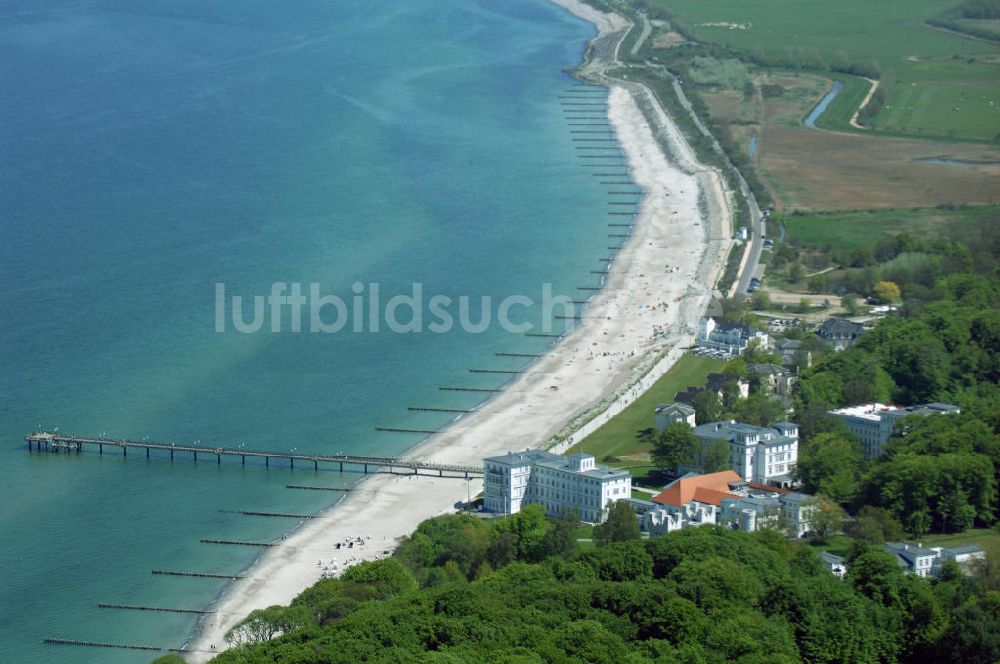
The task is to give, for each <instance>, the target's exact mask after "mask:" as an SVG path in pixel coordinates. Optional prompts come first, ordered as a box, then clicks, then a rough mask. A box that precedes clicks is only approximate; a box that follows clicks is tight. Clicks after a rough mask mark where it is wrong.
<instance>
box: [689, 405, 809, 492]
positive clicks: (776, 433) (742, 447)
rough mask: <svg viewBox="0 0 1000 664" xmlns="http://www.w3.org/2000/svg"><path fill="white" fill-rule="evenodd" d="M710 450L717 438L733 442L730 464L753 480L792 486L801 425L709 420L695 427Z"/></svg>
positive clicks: (730, 448) (703, 445)
mask: <svg viewBox="0 0 1000 664" xmlns="http://www.w3.org/2000/svg"><path fill="white" fill-rule="evenodd" d="M694 433H695V435H696V436H698V439H699V440H700V441H701V445H702V449H703V450H704V449H706V448H707V447H708V446H709V445H711V444H712V443H713V442H714V441H719V440H721V441H724V442H725V443H727V444H728V445H729V467H730V468H732V469H733V470H734V471H736V473H738V474H739V475H740V476H741V477H745V478H747V479H748V480H749V481H750V482H757V483H759V484H770V485H774V486H778V487H785V488H787V487H789V486H791V483H792V469H793V468H794V467H795V463H796V462H797V461H798V458H799V426H798V425H797V424H795V423H794V422H778V423H776V424H774V426H772V427H757V426H753V425H751V424H741V423H739V422H736V421H735V420H729V421H725V422H709V423H708V424H702V425H700V426H697V427H695V428H694Z"/></svg>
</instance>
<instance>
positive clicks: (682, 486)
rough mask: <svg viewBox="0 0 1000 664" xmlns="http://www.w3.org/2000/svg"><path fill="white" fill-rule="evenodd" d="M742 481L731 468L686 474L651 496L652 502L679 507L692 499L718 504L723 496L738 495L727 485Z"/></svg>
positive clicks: (731, 496)
mask: <svg viewBox="0 0 1000 664" xmlns="http://www.w3.org/2000/svg"><path fill="white" fill-rule="evenodd" d="M742 481H743V478H741V477H740V476H739V475H738V474H737V473H736V471H733V470H723V471H721V472H718V473H709V474H707V475H693V476H686V477H682V478H680V479H678V480H674V481H673V482H671V483H670V484H669V485H667V488H666V489H664V490H663V492H662V493H659V494H657V495H655V496H653V502H654V503H660V504H661V505H673V506H675V507H681V506H682V505H686V504H687V503H690V502H692V501H697V502H699V503H706V504H709V505H720V504H721V500H722V499H723V498H737V497H738V496H735V495H733V494H731V493H729V485H730V484H736V483H738V482H742Z"/></svg>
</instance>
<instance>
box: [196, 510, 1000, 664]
mask: <svg viewBox="0 0 1000 664" xmlns="http://www.w3.org/2000/svg"><path fill="white" fill-rule="evenodd" d="M474 522H475V523H478V524H479V525H478V526H473V525H472V523H474ZM513 522H514V519H513V518H506V519H499V520H497V521H494V522H484V521H481V520H472V519H470V518H469V517H464V516H444V517H438V518H436V519H431V520H430V521H425V522H424V523H423V524H421V525H420V526H419V527H418V529H417V532H416V533H415V534H414V536H413V537H410V538H407V539H406V540H405V541H404V542H403V544H402V545H401V546H400V548H399V549H398V550H397V552H396V554H395V555H394V556H393V558H392V559H391V560H384V561H378V562H374V563H362V564H359V565H357V566H355V567H353V568H351V569H350V570H349V571H348V573H347V574H345V575H344V577H342V578H340V579H325V580H323V581H320V582H319V583H318V584H316V585H315V586H313V587H312V588H310V589H308V590H307V591H305V592H304V593H302V594H301V595H300V596H299V597H297V598H296V599H295V600H294V601H293V602H292V604H291V606H289V607H271V608H269V609H267V610H266V613H267V620H266V622H267V623H268V626H269V627H268V628H269V629H273V630H274V632H273V636H275V637H276V638H272V639H269V640H253V641H246V642H244V643H243V644H242V645H240V646H239V647H236V648H234V649H233V650H230V651H227V652H225V653H222V654H220V655H219V656H217V657H216V659H215V660H214V661H216V662H219V663H220V664H251V663H252V664H255V663H263V662H276V661H280V662H283V663H285V664H305V663H310V664H320V663H321V662H322V663H326V662H330V663H340V662H344V663H348V662H350V663H352V664H353V663H354V662H423V661H434V662H437V661H440V662H456V663H457V662H508V663H522V662H523V663H528V662H532V663H534V662H553V663H556V662H559V663H562V662H567V663H568V662H595V663H608V664H612V663H614V664H617V663H618V662H627V663H630V664H642V663H650V664H652V663H654V662H677V661H679V662H702V661H706V662H707V661H739V662H761V663H763V662H783V663H784V662H787V663H788V664H792V663H795V662H828V663H830V664H834V663H838V664H839V663H851V662H873V661H880V662H914V663H916V662H927V661H972V662H992V661H994V660H995V659H996V658H997V657H1000V620H997V618H998V617H1000V597H998V596H997V593H995V592H990V591H988V590H986V589H985V588H984V587H983V586H982V585H981V584H979V583H978V582H976V581H973V580H970V579H967V578H965V577H964V576H962V574H961V573H959V572H957V571H955V570H951V571H949V572H948V573H946V574H944V575H943V576H942V579H941V580H940V581H938V582H936V583H934V584H932V583H930V582H928V581H926V580H924V579H921V578H918V577H915V576H912V575H904V574H903V573H902V572H901V571H900V569H899V565H898V564H897V563H896V561H895V560H894V558H893V557H892V556H890V555H889V554H888V553H886V552H885V551H884V550H882V549H881V548H878V547H866V546H859V547H858V548H856V549H855V551H854V552H852V554H851V556H850V558H849V561H850V572H849V575H848V579H847V580H846V581H842V580H840V579H837V578H836V577H834V576H833V575H831V574H830V573H828V572H827V571H826V569H825V568H824V567H823V565H822V564H821V563H820V561H819V559H818V558H817V556H816V553H815V552H814V550H813V549H812V548H810V547H808V546H806V545H804V544H802V543H798V544H791V543H789V542H787V541H786V540H784V538H782V537H781V536H780V535H777V534H775V533H773V532H760V533H752V534H748V533H743V532H735V531H731V530H727V529H724V528H721V527H709V526H706V527H700V528H691V529H685V530H681V531H679V532H675V533H672V534H670V535H667V536H664V537H654V538H651V539H649V540H646V541H640V540H629V541H619V542H611V543H608V544H607V545H606V546H602V547H597V548H592V549H590V550H588V551H584V552H578V551H574V552H573V553H572V554H571V555H569V556H564V555H557V556H556V555H553V556H546V557H542V558H540V559H538V560H533V561H528V560H525V559H523V558H521V557H520V555H519V554H517V553H516V552H517V551H519V550H520V551H524V552H525V554H526V555H528V556H531V557H534V556H536V555H537V554H536V553H533V552H532V548H531V547H527V548H524V547H519V546H517V544H518V543H514V546H513V549H512V550H513V551H514V552H515V555H514V557H513V558H511V559H510V560H508V561H506V562H504V563H502V564H499V565H498V566H497V567H492V566H489V564H488V563H485V562H482V563H480V564H479V565H478V566H477V567H478V569H479V573H476V572H475V571H471V572H470V573H465V572H464V571H463V570H464V561H465V560H466V559H467V557H468V555H469V552H470V551H474V552H476V553H475V555H474V556H473V557H474V558H481V557H483V556H485V549H484V548H483V547H484V545H485V546H487V547H488V546H489V545H490V543H491V542H495V541H497V538H500V537H506V536H510V535H512V534H513V535H514V536H515V537H517V532H518V530H519V528H520V527H519V526H516V525H511V524H512V523H513ZM535 522H536V518H535V515H529V517H528V519H527V521H526V522H525V523H524V524H523V527H524V528H527V529H528V530H530V529H531V528H533V527H534V525H533V524H535ZM554 527H555V524H554V523H552V522H550V523H549V526H548V528H549V529H551V528H554ZM542 529H543V530H545V528H544V527H543V528H542ZM525 532H527V531H525ZM548 532H551V530H548ZM418 535H419V537H418ZM528 537H529V538H530V537H533V535H531V534H529V535H528ZM542 539H543V540H544V535H543V537H542ZM415 548H419V549H420V551H421V552H422V553H420V555H416V556H415V555H414V554H415ZM427 552H436V553H435V555H434V557H433V559H431V558H430V557H426V556H424V554H425V553H427ZM418 560H423V561H427V562H417V561H418ZM484 564H485V565H487V567H483V565H484ZM418 580H420V581H419V587H418ZM255 613H256V612H255ZM282 613H287V615H284V616H283V615H282ZM260 621H261V615H260V614H257V615H254V616H251V618H250V619H248V622H257V623H259V622H260ZM956 657H957V659H956Z"/></svg>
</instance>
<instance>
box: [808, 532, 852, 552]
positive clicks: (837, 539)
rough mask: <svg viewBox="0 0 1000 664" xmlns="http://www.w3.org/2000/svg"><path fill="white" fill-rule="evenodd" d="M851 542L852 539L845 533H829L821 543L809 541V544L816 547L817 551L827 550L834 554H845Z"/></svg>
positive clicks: (849, 548)
mask: <svg viewBox="0 0 1000 664" xmlns="http://www.w3.org/2000/svg"><path fill="white" fill-rule="evenodd" d="M853 544H854V540H852V539H851V538H850V537H848V536H847V535H831V536H830V537H828V538H826V541H825V542H822V543H817V542H809V546H811V547H812V548H814V549H816V551H817V552H819V551H827V552H829V553H832V554H833V555H835V556H846V555H847V552H848V551H850V550H851V545H853Z"/></svg>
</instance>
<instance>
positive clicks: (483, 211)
mask: <svg viewBox="0 0 1000 664" xmlns="http://www.w3.org/2000/svg"><path fill="white" fill-rule="evenodd" d="M376 7H377V9H376ZM592 34H593V29H592V27H591V26H590V25H589V24H586V23H584V22H582V21H580V20H577V19H575V18H573V17H571V16H569V15H567V14H565V13H564V12H562V11H561V10H559V9H558V8H556V7H554V6H551V5H549V4H548V3H546V2H544V1H543V0H503V1H502V2H498V1H496V0H481V1H476V0H435V1H434V2H429V1H424V2H414V1H413V0H386V1H384V2H380V3H377V5H371V4H368V3H358V2H347V1H344V0H323V1H316V0H301V1H300V2H296V3H291V4H289V3H279V2H276V1H275V0H217V1H215V2H211V3H206V2H204V1H203V0H3V2H0V90H2V93H0V283H2V284H3V288H2V289H0V321H2V325H0V434H2V435H0V463H2V468H3V472H2V481H0V505H2V507H0V580H2V586H3V590H2V593H0V661H3V662H18V663H21V664H27V663H33V662H53V661H55V662H71V663H72V662H91V661H101V662H110V663H112V664H114V663H118V662H147V661H149V660H150V659H151V658H152V656H151V655H150V654H149V653H142V652H129V651H116V650H92V649H87V648H72V647H58V646H46V645H43V644H42V643H41V639H42V638H43V637H47V636H54V637H64V638H73V639H81V640H88V641H108V642H118V643H138V644H151V645H156V646H168V647H177V646H180V645H181V644H182V643H183V642H184V641H185V640H186V638H187V637H188V635H189V633H190V631H191V629H192V628H193V626H194V624H195V619H194V617H192V616H189V615H181V614H167V613H140V612H128V611H114V610H102V609H98V608H96V605H97V603H98V602H112V603H125V604H139V605H152V606H164V607H176V608H203V607H204V606H205V605H206V604H207V603H208V602H210V601H211V600H212V598H213V597H214V596H215V595H216V594H217V593H218V592H219V591H220V590H221V589H222V587H223V582H221V581H218V582H217V581H214V580H209V579H188V578H180V577H168V576H154V575H152V574H150V571H151V570H152V569H156V568H159V569H178V570H191V571H211V572H224V573H235V572H237V571H239V570H241V569H243V568H245V567H246V566H247V565H248V564H249V563H250V562H251V561H252V560H253V558H254V556H255V555H256V553H257V551H255V550H254V549H245V548H241V547H229V546H218V545H207V544H199V541H198V540H199V539H200V538H205V537H207V538H218V539H254V540H256V539H267V538H274V537H278V536H279V535H280V534H281V533H283V532H285V531H286V530H288V529H289V528H291V527H293V526H294V525H295V522H294V521H293V520H289V519H278V518H254V517H246V516H240V515H237V514H232V513H226V512H220V511H219V510H220V509H231V508H240V509H253V510H265V511H282V512H295V513H301V512H312V511H315V510H318V509H321V508H323V507H325V506H326V505H328V504H329V503H330V501H331V500H332V499H333V497H335V496H336V494H335V493H333V492H322V491H318V492H312V491H291V490H288V489H286V488H285V485H286V484H289V483H303V484H325V485H329V486H338V485H344V484H346V483H348V482H351V481H355V480H356V479H357V475H352V474H345V475H340V474H339V473H334V472H320V473H318V474H317V473H314V472H313V471H312V469H311V468H310V469H308V470H307V469H296V470H294V471H291V470H289V469H286V468H275V467H272V468H271V469H270V470H268V469H265V468H263V467H262V466H257V465H248V466H247V467H246V468H243V467H240V466H239V465H238V464H237V463H233V462H232V461H230V462H223V464H222V465H221V466H216V464H215V462H214V459H212V460H210V461H203V462H201V463H199V464H197V465H195V464H193V463H192V462H191V461H190V460H189V459H184V460H181V459H180V458H179V457H178V460H177V461H175V462H173V463H171V462H170V460H169V459H165V458H155V459H153V460H150V461H147V460H146V459H145V458H144V457H143V456H141V455H137V454H134V455H132V456H130V457H128V458H127V459H124V458H122V457H121V456H120V455H119V454H114V453H110V454H105V455H104V456H98V455H97V454H96V453H88V454H85V455H82V456H75V455H74V456H65V455H60V456H56V455H46V454H38V453H35V454H28V452H27V451H26V449H25V446H24V444H23V442H21V438H22V437H23V436H24V435H25V434H26V433H28V432H29V431H30V430H32V429H33V428H34V427H36V426H37V425H39V424H40V425H42V426H44V427H46V428H52V427H57V426H58V427H59V428H60V431H61V432H65V433H78V434H81V435H88V434H100V433H102V432H108V434H110V435H115V436H123V437H133V438H141V437H143V436H149V437H151V438H154V439H161V440H167V441H177V442H182V441H183V442H193V441H196V440H201V441H205V442H206V443H208V442H218V443H220V444H225V445H227V446H230V447H232V446H236V445H238V444H241V443H246V445H247V447H250V448H265V449H277V450H291V449H293V448H297V449H298V451H302V452H320V453H336V452H339V451H344V452H357V453H362V452H363V453H368V454H397V453H399V452H401V451H403V450H404V449H405V448H406V447H408V446H410V445H412V444H414V443H416V442H418V440H419V436H414V435H408V434H387V433H376V432H375V431H374V428H375V427H376V426H382V427H400V428H420V429H433V428H438V427H441V426H443V425H444V424H446V423H447V422H448V421H449V419H450V416H449V415H444V414H428V413H410V412H408V411H407V406H432V407H460V408H464V407H471V406H473V405H475V403H476V402H477V401H478V400H479V398H480V397H481V395H476V394H473V393H457V392H456V393H451V392H441V391H439V390H438V387H439V386H442V385H466V386H480V387H495V386H497V385H499V384H500V383H501V382H502V379H503V377H502V376H500V375H496V374H494V375H489V374H470V373H469V372H468V369H469V368H473V367H486V368H504V369H506V368H517V367H518V366H519V363H518V362H517V361H515V360H512V359H509V358H502V357H495V356H494V353H496V352H498V351H516V352H539V351H541V350H543V349H544V348H545V346H546V340H545V339H539V338H525V337H524V336H522V335H516V334H507V333H504V332H503V331H502V330H500V329H499V328H497V327H496V326H493V327H491V328H490V329H489V330H488V331H487V332H484V333H482V334H468V333H464V332H461V331H456V332H453V333H450V334H413V335H399V334H392V333H386V332H382V333H378V334H375V333H360V334H352V333H349V332H347V331H342V332H340V333H338V334H309V333H305V332H303V333H298V334H296V333H292V332H290V331H289V329H288V328H289V326H288V324H287V322H286V324H285V326H284V331H283V332H280V333H276V334H275V333H268V332H264V331H262V332H259V333H256V334H249V335H248V334H239V333H237V332H235V331H234V330H233V329H232V325H231V324H230V325H229V326H228V329H227V332H225V333H221V334H220V333H217V332H215V331H214V324H215V284H216V283H225V284H226V288H227V292H229V293H231V294H239V295H244V296H253V295H266V294H268V292H269V291H270V288H271V284H272V283H273V282H279V281H280V282H300V283H304V284H309V283H312V282H318V283H321V284H322V288H323V292H324V293H335V294H339V295H340V296H341V297H343V298H345V299H347V298H349V297H350V296H351V295H352V293H351V290H350V288H351V285H352V284H353V283H354V282H362V283H369V282H378V283H379V284H380V286H381V290H382V292H383V294H384V295H383V297H388V296H390V295H392V294H395V293H399V292H407V291H408V290H409V286H410V284H411V283H412V282H421V283H422V284H423V285H424V286H423V288H424V292H425V293H426V294H428V295H430V294H435V293H441V294H445V295H449V296H452V297H457V296H458V295H463V294H466V295H471V296H474V297H476V298H478V297H479V296H481V295H491V296H493V297H495V298H497V299H499V298H501V297H503V296H506V295H511V294H517V293H524V294H526V295H528V296H530V297H533V298H535V299H539V298H540V296H541V284H542V283H543V282H551V283H552V284H553V285H554V290H555V292H557V293H560V292H561V293H566V294H568V295H571V296H579V295H580V294H581V291H577V290H576V288H577V287H578V286H594V285H597V283H598V282H597V275H594V274H591V270H595V269H601V267H602V264H601V263H600V262H598V259H599V258H601V257H606V256H608V255H609V254H608V250H607V246H608V245H609V244H618V242H617V241H611V242H609V238H607V237H606V236H607V234H608V228H607V226H606V224H607V223H608V220H609V217H608V216H607V214H606V213H607V210H608V205H607V203H608V193H607V192H608V189H609V188H608V187H607V186H601V185H600V184H599V181H600V180H601V178H597V177H593V176H592V175H591V173H593V172H594V171H595V169H594V168H589V167H586V166H584V164H585V163H587V160H583V159H580V158H579V157H578V154H579V153H578V151H577V150H576V147H575V146H574V141H573V135H572V134H570V128H569V127H567V121H566V119H565V117H564V110H563V107H561V106H560V99H559V95H560V94H561V93H562V92H564V91H565V90H567V89H568V88H569V86H570V85H572V81H571V79H570V78H569V77H568V76H567V75H566V74H564V73H563V72H562V68H564V67H568V66H573V65H575V64H577V63H578V62H579V60H580V59H581V57H582V54H583V51H584V47H585V42H586V40H587V39H589V38H590V37H591V36H592ZM601 98H602V99H603V97H601ZM601 161H602V162H603V160H601ZM611 161H615V160H611ZM591 162H592V163H593V160H591ZM596 170H599V169H596ZM606 170H621V169H617V168H616V169H606ZM616 179H621V178H616ZM612 189H617V190H621V189H622V186H618V187H612ZM617 209H619V210H621V208H617ZM525 315H526V316H527V317H529V318H531V317H534V316H535V315H536V314H535V313H531V312H529V313H527V314H525ZM247 318H248V319H249V318H250V315H249V312H248V313H247ZM403 318H405V316H403ZM476 318H478V314H477V315H476ZM317 494H322V495H317Z"/></svg>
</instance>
